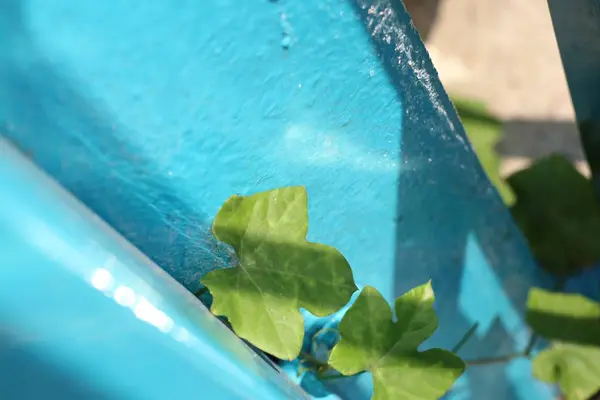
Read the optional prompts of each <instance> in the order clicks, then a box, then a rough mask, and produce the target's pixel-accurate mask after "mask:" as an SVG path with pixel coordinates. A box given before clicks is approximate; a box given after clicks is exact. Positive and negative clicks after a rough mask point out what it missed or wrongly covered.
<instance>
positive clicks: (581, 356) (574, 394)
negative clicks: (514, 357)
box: [533, 343, 600, 400]
mask: <svg viewBox="0 0 600 400" xmlns="http://www.w3.org/2000/svg"><path fill="white" fill-rule="evenodd" d="M533 375H534V376H535V377H536V378H538V379H539V380H541V381H544V382H548V383H556V384H558V385H559V386H560V389H561V391H562V392H563V393H564V394H565V395H566V396H567V399H568V400H588V399H590V398H591V397H592V396H593V395H594V394H595V393H596V392H598V391H599V390H600V347H593V346H580V345H573V344H563V343H556V344H554V345H553V347H552V348H550V349H547V350H544V351H542V352H541V353H539V354H538V355H537V356H536V358H535V360H533Z"/></svg>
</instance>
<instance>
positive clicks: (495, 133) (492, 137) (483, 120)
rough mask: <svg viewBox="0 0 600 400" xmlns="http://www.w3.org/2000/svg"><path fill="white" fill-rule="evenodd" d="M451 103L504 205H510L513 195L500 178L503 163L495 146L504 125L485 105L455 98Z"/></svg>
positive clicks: (500, 136)
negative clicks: (501, 163)
mask: <svg viewBox="0 0 600 400" xmlns="http://www.w3.org/2000/svg"><path fill="white" fill-rule="evenodd" d="M452 102H453V103H454V107H455V108H456V111H457V112H458V115H459V116H460V119H461V121H462V123H463V126H464V127H465V132H466V133H467V136H468V137H469V141H470V142H471V145H472V146H473V150H474V151H475V154H476V155H477V158H478V159H479V162H480V163H481V166H482V167H483V169H484V170H485V173H486V174H487V176H488V179H489V180H490V182H491V183H492V185H494V187H495V188H496V190H498V193H499V194H500V197H502V200H504V203H505V204H507V205H511V204H512V203H513V202H514V194H513V192H512V190H511V188H510V186H508V185H507V184H506V182H504V179H502V177H501V176H500V161H501V160H500V156H499V155H498V153H497V152H496V145H497V144H498V142H499V141H500V140H502V136H503V131H502V123H501V122H500V121H499V120H497V119H496V118H494V117H493V116H492V115H491V114H490V113H489V112H488V111H487V109H486V107H485V105H484V104H483V103H480V102H477V101H472V100H465V99H460V98H456V97H453V98H452Z"/></svg>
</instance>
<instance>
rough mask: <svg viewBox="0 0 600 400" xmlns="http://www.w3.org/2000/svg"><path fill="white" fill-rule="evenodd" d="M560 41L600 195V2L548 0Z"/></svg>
mask: <svg viewBox="0 0 600 400" xmlns="http://www.w3.org/2000/svg"><path fill="white" fill-rule="evenodd" d="M548 6H549V9H550V15H551V17H552V24H553V26H554V32H555V35H556V41H557V43H558V48H559V50H560V55H561V59H562V63H563V67H564V70H565V75H566V77H567V82H568V85H569V90H570V92H571V99H572V101H573V106H574V108H575V114H576V116H577V121H578V123H579V130H580V134H581V139H582V144H583V147H584V150H585V153H586V157H587V160H588V163H589V165H590V169H591V170H592V175H593V178H594V181H595V186H596V191H597V193H598V195H599V196H600V91H599V89H600V40H599V39H598V38H599V37H600V2H599V1H598V0H581V1H577V2H563V1H560V0H548Z"/></svg>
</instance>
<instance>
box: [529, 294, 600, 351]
mask: <svg viewBox="0 0 600 400" xmlns="http://www.w3.org/2000/svg"><path fill="white" fill-rule="evenodd" d="M527 323H528V324H529V326H531V328H532V329H533V330H534V331H535V332H536V333H537V334H539V335H540V336H543V337H545V338H546V339H548V340H557V341H561V342H565V343H573V344H583V345H592V346H598V347H600V303H597V302H595V301H593V300H590V299H588V298H586V297H583V296H581V295H579V294H566V293H553V292H549V291H547V290H543V289H539V288H533V289H531V290H530V291H529V298H528V300H527Z"/></svg>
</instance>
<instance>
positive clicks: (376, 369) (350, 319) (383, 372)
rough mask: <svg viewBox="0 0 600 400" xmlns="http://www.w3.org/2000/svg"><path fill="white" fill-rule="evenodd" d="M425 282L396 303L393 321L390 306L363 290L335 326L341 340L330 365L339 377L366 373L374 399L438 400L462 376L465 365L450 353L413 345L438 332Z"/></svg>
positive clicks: (371, 290) (430, 291)
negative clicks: (370, 377)
mask: <svg viewBox="0 0 600 400" xmlns="http://www.w3.org/2000/svg"><path fill="white" fill-rule="evenodd" d="M433 302H434V293H433V289H432V287H431V284H430V283H427V284H425V285H422V286H419V287H417V288H414V289H412V290H411V291H409V292H408V293H406V294H404V295H403V296H400V297H399V298H398V299H396V302H395V309H396V317H397V322H394V321H393V314H392V310H391V308H390V306H389V304H388V303H387V302H386V300H385V299H384V298H383V296H382V295H381V294H380V293H379V292H378V291H377V290H376V289H374V288H372V287H368V286H367V287H365V288H364V289H363V291H362V292H361V293H360V295H359V296H358V298H357V299H356V302H355V303H354V304H353V305H352V307H351V308H350V309H349V310H348V312H347V313H346V314H345V315H344V318H343V319H342V321H341V322H340V325H339V330H340V333H341V340H340V342H339V343H338V344H337V345H336V346H335V347H334V348H333V351H332V353H331V357H330V359H329V364H330V365H331V366H332V367H333V368H335V369H336V370H338V371H339V372H340V373H342V374H343V375H354V374H357V373H359V372H362V371H370V372H371V374H372V377H373V387H374V392H373V400H389V399H398V398H400V399H423V400H425V399H438V398H439V397H440V396H442V395H443V394H444V393H445V392H446V391H448V390H449V389H450V387H451V386H452V384H453V383H454V381H455V380H456V379H458V377H459V376H460V375H461V374H462V373H463V371H464V369H465V364H464V362H463V361H462V360H461V359H460V358H459V357H457V356H456V355H454V354H452V353H451V352H448V351H445V350H441V349H432V350H427V351H424V352H419V351H418V346H419V345H420V344H421V343H422V342H423V341H425V340H426V339H427V338H428V337H429V336H431V335H432V334H433V332H434V331H435V330H436V329H437V326H438V322H437V317H436V314H435V311H434V309H433Z"/></svg>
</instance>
